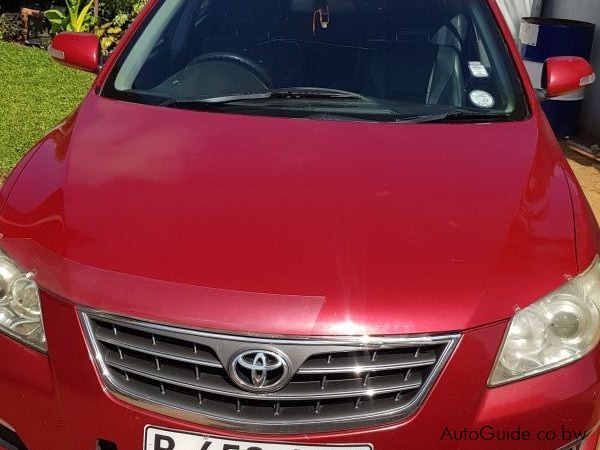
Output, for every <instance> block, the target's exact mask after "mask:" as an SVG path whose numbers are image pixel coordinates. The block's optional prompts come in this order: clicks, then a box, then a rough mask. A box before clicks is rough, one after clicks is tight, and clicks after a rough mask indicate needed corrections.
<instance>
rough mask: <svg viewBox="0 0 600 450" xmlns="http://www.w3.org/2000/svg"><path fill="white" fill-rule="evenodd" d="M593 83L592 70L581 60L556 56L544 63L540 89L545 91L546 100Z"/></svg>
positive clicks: (573, 57) (587, 63)
mask: <svg viewBox="0 0 600 450" xmlns="http://www.w3.org/2000/svg"><path fill="white" fill-rule="evenodd" d="M594 81H596V74H595V73H594V69H593V68H592V66H591V65H590V63H589V62H587V61H586V60H585V59H583V58H579V57H576V56H556V57H553V58H549V59H547V60H546V62H545V63H544V70H543V72H542V87H543V88H544V89H545V91H546V92H545V94H546V98H552V97H560V96H561V95H566V94H570V93H572V92H575V91H578V90H579V89H583V88H584V87H586V86H589V85H590V84H592V83H594Z"/></svg>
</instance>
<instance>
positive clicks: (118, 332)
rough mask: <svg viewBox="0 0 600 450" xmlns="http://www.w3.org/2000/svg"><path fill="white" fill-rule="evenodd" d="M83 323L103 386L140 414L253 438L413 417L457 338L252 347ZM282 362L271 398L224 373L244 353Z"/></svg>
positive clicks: (225, 339) (248, 340)
mask: <svg viewBox="0 0 600 450" xmlns="http://www.w3.org/2000/svg"><path fill="white" fill-rule="evenodd" d="M81 318H82V321H83V322H84V325H85V329H86V332H87V335H88V338H89V340H90V344H91V347H92V349H93V351H94V352H95V353H96V355H95V356H96V358H95V360H96V361H97V363H98V365H99V369H100V372H101V373H102V375H103V378H104V380H105V382H106V384H107V386H108V387H109V388H110V389H111V390H112V392H113V393H114V394H115V395H117V396H118V397H120V398H122V399H123V400H125V401H129V402H131V403H134V404H137V405H139V406H141V407H144V408H146V409H150V410H153V411H157V412H160V413H163V414H166V415H170V416H174V417H178V418H182V419H185V420H191V421H195V422H199V423H206V424H209V425H214V426H220V427H225V428H232V429H240V430H251V431H255V432H271V433H281V432H290V431H303V432H306V431H312V432H318V431H325V430H340V429H349V428H355V427H361V426H365V425H372V424H377V423H383V422H390V421H394V420H398V419H399V418H402V417H405V416H407V415H409V414H411V413H412V412H414V411H415V410H416V408H417V407H418V406H419V404H420V403H421V401H422V399H423V397H424V396H425V395H426V393H427V391H428V389H429V387H430V386H431V385H432V383H433V381H434V380H435V377H436V375H437V374H438V373H439V371H440V369H441V368H442V366H443V365H444V363H445V362H446V360H447V359H448V357H449V355H450V353H451V351H452V349H453V347H454V345H455V344H456V342H457V340H458V336H457V335H445V336H434V337H422V336H421V337H397V338H369V339H362V338H355V337H349V338H335V339H332V338H298V339H281V338H255V337H241V336H233V335H227V334H214V333H207V332H202V331H194V330H189V329H183V328H176V327H171V326H165V325H157V324H153V323H148V322H143V321H139V320H133V319H127V318H122V317H117V316H112V315H107V314H99V313H95V312H91V311H82V312H81ZM248 349H263V350H273V351H279V352H283V353H284V354H286V355H287V357H289V362H290V366H291V367H290V370H291V373H293V374H294V375H293V376H292V378H291V380H290V382H289V383H288V384H287V385H286V386H284V387H283V388H282V389H280V390H278V391H276V392H272V393H255V392H248V391H246V390H243V389H241V388H239V387H238V386H236V385H235V384H234V383H233V382H232V381H231V378H230V376H229V374H228V363H229V361H230V360H231V359H232V357H233V356H234V355H236V354H237V353H238V352H240V351H242V350H248Z"/></svg>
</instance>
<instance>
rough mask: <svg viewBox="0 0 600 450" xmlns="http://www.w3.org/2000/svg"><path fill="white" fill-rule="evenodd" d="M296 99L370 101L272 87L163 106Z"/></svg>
mask: <svg viewBox="0 0 600 450" xmlns="http://www.w3.org/2000/svg"><path fill="white" fill-rule="evenodd" d="M273 99H275V100H278V99H283V100H296V99H317V100H319V99H333V100H363V101H370V100H369V99H368V98H367V97H364V96H362V95H360V94H356V93H354V92H348V91H342V90H339V89H328V88H311V87H306V88H304V87H301V88H282V89H270V90H268V91H264V92H249V93H242V94H232V95H224V96H220V97H207V98H198V99H194V98H170V99H168V100H166V101H164V102H163V103H161V106H182V107H185V106H193V105H199V106H205V107H208V108H210V107H212V106H218V105H227V104H229V103H234V102H245V101H255V100H273Z"/></svg>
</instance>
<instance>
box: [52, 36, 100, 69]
mask: <svg viewBox="0 0 600 450" xmlns="http://www.w3.org/2000/svg"><path fill="white" fill-rule="evenodd" d="M99 48H100V41H99V40H98V37H97V36H96V35H95V34H92V33H73V32H68V31H66V32H63V33H59V34H57V35H56V36H55V38H54V39H53V40H52V44H51V45H50V47H48V54H49V55H50V56H51V57H52V58H53V59H54V60H55V61H58V62H59V63H61V64H64V65H65V66H69V67H74V68H76V69H80V70H85V71H87V72H97V71H98V60H99Z"/></svg>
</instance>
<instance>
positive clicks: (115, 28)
mask: <svg viewBox="0 0 600 450" xmlns="http://www.w3.org/2000/svg"><path fill="white" fill-rule="evenodd" d="M121 4H125V5H126V8H127V10H125V11H120V12H118V13H117V14H116V15H115V16H114V17H113V18H112V19H110V20H106V21H104V22H103V23H100V24H98V25H97V26H96V28H95V29H94V33H95V34H96V36H98V39H100V49H101V51H102V54H103V56H105V57H106V56H108V55H109V54H110V52H112V51H113V50H114V49H115V47H116V46H117V44H118V43H119V40H120V39H121V37H122V36H123V33H125V30H126V29H127V27H129V25H131V23H132V22H133V19H135V18H136V16H137V15H138V14H139V13H140V11H141V10H142V8H143V7H144V5H145V4H146V0H133V1H132V2H131V1H130V2H121Z"/></svg>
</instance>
